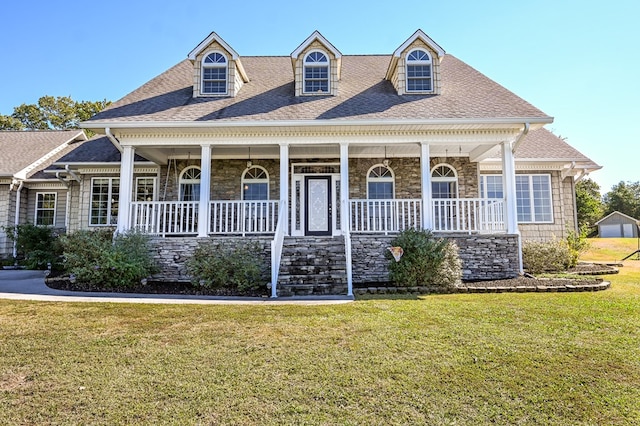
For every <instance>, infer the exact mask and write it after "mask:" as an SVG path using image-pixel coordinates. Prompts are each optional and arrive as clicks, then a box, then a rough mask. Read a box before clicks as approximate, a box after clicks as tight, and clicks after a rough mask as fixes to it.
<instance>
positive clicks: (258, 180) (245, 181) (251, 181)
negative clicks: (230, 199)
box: [240, 164, 270, 201]
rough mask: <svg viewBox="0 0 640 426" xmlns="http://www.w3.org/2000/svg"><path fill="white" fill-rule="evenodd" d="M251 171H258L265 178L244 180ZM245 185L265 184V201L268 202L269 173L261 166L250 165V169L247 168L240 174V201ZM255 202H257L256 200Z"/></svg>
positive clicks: (242, 197)
mask: <svg viewBox="0 0 640 426" xmlns="http://www.w3.org/2000/svg"><path fill="white" fill-rule="evenodd" d="M251 169H260V170H262V171H263V172H264V174H265V175H266V176H267V177H266V178H264V179H245V176H246V175H247V172H248V171H249V170H251ZM245 183H266V184H267V198H266V199H265V200H269V199H270V197H269V195H270V192H269V190H270V185H269V172H268V171H267V169H265V168H264V167H262V166H258V165H257V164H252V165H251V167H247V168H246V169H244V171H243V172H242V176H241V177H240V199H242V200H244V185H245ZM256 201H257V200H256Z"/></svg>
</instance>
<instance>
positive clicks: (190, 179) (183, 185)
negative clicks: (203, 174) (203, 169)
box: [180, 166, 200, 201]
mask: <svg viewBox="0 0 640 426" xmlns="http://www.w3.org/2000/svg"><path fill="white" fill-rule="evenodd" d="M199 200H200V167H198V166H189V167H187V168H186V169H184V170H183V171H182V173H180V201H199Z"/></svg>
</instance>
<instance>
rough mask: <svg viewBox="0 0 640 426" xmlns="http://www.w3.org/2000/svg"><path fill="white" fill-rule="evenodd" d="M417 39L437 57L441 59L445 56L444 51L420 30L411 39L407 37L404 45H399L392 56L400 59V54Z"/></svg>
mask: <svg viewBox="0 0 640 426" xmlns="http://www.w3.org/2000/svg"><path fill="white" fill-rule="evenodd" d="M417 39H420V40H422V41H423V42H424V43H425V44H426V45H427V46H429V47H430V48H431V49H432V50H433V51H434V52H436V53H437V54H438V57H443V56H444V55H445V51H444V49H443V48H442V47H440V45H439V44H438V43H436V42H435V41H433V40H432V39H431V37H429V36H428V35H426V34H425V33H424V32H423V31H422V30H420V29H418V30H417V31H416V32H415V33H413V35H412V36H411V37H409V38H408V39H407V40H406V41H405V42H404V43H402V44H401V45H400V47H398V48H397V49H396V50H395V51H394V52H393V56H395V57H398V58H399V57H400V55H402V52H404V51H405V50H406V49H407V48H408V47H409V46H410V45H411V43H413V42H414V41H416V40H417Z"/></svg>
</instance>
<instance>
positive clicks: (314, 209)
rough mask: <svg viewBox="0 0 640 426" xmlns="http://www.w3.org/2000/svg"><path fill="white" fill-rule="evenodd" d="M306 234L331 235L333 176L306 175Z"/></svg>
mask: <svg viewBox="0 0 640 426" xmlns="http://www.w3.org/2000/svg"><path fill="white" fill-rule="evenodd" d="M304 187H305V188H304V189H305V191H304V192H305V222H304V223H305V226H304V228H305V235H331V233H332V229H331V222H332V219H331V214H332V208H331V176H306V177H305V179H304Z"/></svg>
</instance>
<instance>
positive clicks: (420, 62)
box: [404, 47, 435, 94]
mask: <svg viewBox="0 0 640 426" xmlns="http://www.w3.org/2000/svg"><path fill="white" fill-rule="evenodd" d="M416 51H420V52H422V53H424V54H425V55H427V56H428V57H429V60H411V61H410V60H409V55H410V54H411V53H413V52H416ZM404 65H405V72H404V77H405V80H404V83H405V93H407V94H427V93H433V92H434V90H435V84H434V72H433V68H434V67H433V59H432V58H431V54H430V53H429V51H428V50H427V49H424V48H422V47H416V48H414V49H411V50H410V51H408V52H407V54H406V56H405V58H404ZM426 65H428V66H429V77H428V78H429V82H430V86H431V88H430V89H428V90H411V89H409V80H420V79H425V80H426V77H409V67H410V66H426Z"/></svg>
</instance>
